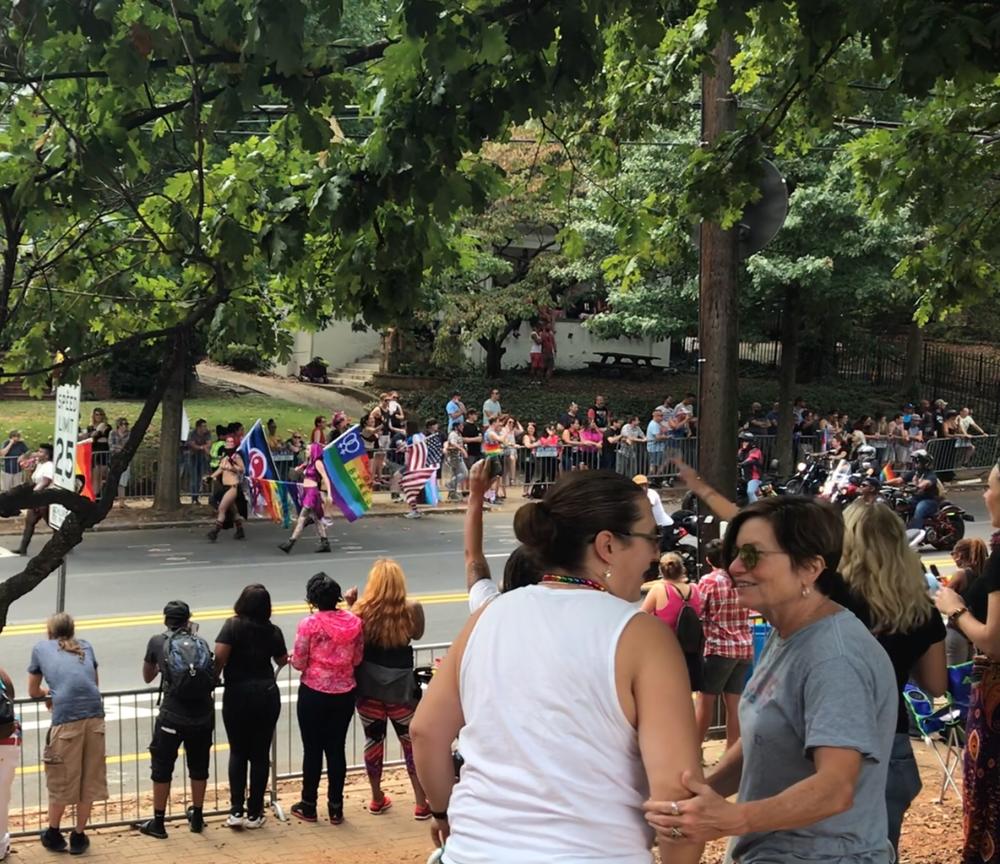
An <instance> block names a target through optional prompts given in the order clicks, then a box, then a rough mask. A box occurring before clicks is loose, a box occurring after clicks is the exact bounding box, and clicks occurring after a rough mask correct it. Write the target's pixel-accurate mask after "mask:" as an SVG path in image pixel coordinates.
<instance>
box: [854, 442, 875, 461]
mask: <svg viewBox="0 0 1000 864" xmlns="http://www.w3.org/2000/svg"><path fill="white" fill-rule="evenodd" d="M857 455H858V458H859V459H874V458H875V448H874V447H872V445H871V444H862V445H861V446H860V447H859V448H858V454H857Z"/></svg>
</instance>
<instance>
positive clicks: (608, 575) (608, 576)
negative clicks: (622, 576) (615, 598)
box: [604, 567, 611, 582]
mask: <svg viewBox="0 0 1000 864" xmlns="http://www.w3.org/2000/svg"><path fill="white" fill-rule="evenodd" d="M604 579H605V581H607V582H610V581H611V568H610V567H609V568H608V569H607V570H605V571H604Z"/></svg>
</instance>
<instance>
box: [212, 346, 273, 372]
mask: <svg viewBox="0 0 1000 864" xmlns="http://www.w3.org/2000/svg"><path fill="white" fill-rule="evenodd" d="M209 357H211V358H212V359H213V360H214V361H215V362H216V363H221V364H222V365H223V366H229V367H231V368H233V369H235V370H236V371H237V372H267V371H268V370H269V369H270V368H271V360H270V358H268V357H266V356H264V355H263V354H261V351H260V349H259V348H257V347H255V346H253V345H243V344H240V343H238V342H229V343H227V344H225V345H219V344H215V345H212V347H211V349H210V351H209Z"/></svg>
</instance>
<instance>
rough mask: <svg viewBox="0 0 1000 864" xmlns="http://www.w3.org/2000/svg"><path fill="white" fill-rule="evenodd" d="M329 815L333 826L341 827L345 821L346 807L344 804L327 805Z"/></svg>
mask: <svg viewBox="0 0 1000 864" xmlns="http://www.w3.org/2000/svg"><path fill="white" fill-rule="evenodd" d="M326 811H327V814H328V815H329V817H330V824H331V825H339V824H340V823H341V822H343V821H344V805H343V804H327V805H326Z"/></svg>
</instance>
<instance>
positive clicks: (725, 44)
mask: <svg viewBox="0 0 1000 864" xmlns="http://www.w3.org/2000/svg"><path fill="white" fill-rule="evenodd" d="M733 44H734V43H733V37H732V35H731V34H729V33H723V34H722V36H721V37H720V38H719V41H718V43H717V44H716V46H715V48H714V49H713V51H712V60H713V63H714V71H713V72H712V73H711V74H703V75H702V79H701V123H702V135H701V146H703V147H711V146H712V145H713V144H715V143H716V141H718V140H719V138H720V137H722V136H723V135H724V134H725V133H726V132H728V131H730V130H732V129H733V128H735V125H736V101H735V99H734V98H733V95H732V84H733V67H732V57H733V53H734V52H733ZM700 231H701V243H700V250H701V253H700V255H699V272H698V284H699V302H698V352H699V358H700V361H701V362H699V364H698V369H699V388H698V390H699V399H700V404H699V406H698V418H699V419H698V471H699V473H700V474H701V475H702V477H704V478H705V480H706V481H707V482H708V483H710V484H711V485H712V486H713V487H714V488H716V489H718V490H719V492H721V493H722V494H723V495H725V496H726V497H727V498H733V497H734V495H735V492H736V426H737V411H736V404H737V401H736V400H737V375H738V371H739V370H738V364H739V329H738V326H737V320H736V316H737V304H736V280H737V274H738V267H739V260H740V259H739V242H738V241H739V237H738V234H737V231H735V230H730V231H723V230H722V228H721V227H720V226H719V225H717V224H713V223H709V222H703V223H702V224H701V228H700ZM717 526H718V523H717V522H716V521H714V520H713V521H712V522H710V523H708V524H706V525H704V529H705V533H706V534H707V535H708V536H709V537H710V536H715V535H716V533H717V531H718V527H717ZM699 533H701V532H699Z"/></svg>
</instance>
